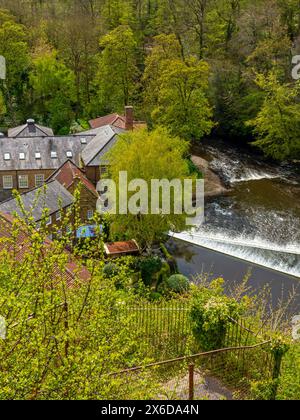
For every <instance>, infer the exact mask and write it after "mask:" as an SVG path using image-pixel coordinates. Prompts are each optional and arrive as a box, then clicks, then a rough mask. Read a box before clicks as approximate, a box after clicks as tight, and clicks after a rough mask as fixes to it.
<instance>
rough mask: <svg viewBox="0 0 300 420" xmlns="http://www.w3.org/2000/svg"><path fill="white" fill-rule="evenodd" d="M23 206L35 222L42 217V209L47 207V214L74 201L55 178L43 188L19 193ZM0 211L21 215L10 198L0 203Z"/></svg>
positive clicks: (15, 203) (15, 201)
mask: <svg viewBox="0 0 300 420" xmlns="http://www.w3.org/2000/svg"><path fill="white" fill-rule="evenodd" d="M21 199H22V202H23V205H24V208H25V210H26V211H27V212H30V214H31V216H32V217H33V218H34V221H35V222H38V221H40V220H41V219H42V216H43V210H45V209H48V213H49V216H50V215H52V214H54V213H56V212H57V211H59V210H60V209H61V208H67V207H69V206H71V205H72V204H73V202H74V197H73V196H72V194H71V193H69V191H68V190H67V189H66V188H65V187H64V186H63V185H61V184H60V183H59V182H58V181H57V180H53V181H50V182H48V183H47V184H46V190H44V188H43V187H42V188H35V189H33V190H31V191H28V192H26V193H24V194H22V195H21ZM0 212H2V213H6V214H11V215H15V214H18V215H19V216H20V217H22V216H23V214H22V211H21V210H20V208H19V206H18V203H17V200H16V199H14V198H13V199H11V200H7V201H4V202H3V203H0Z"/></svg>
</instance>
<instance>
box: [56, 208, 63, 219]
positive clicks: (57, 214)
mask: <svg viewBox="0 0 300 420" xmlns="http://www.w3.org/2000/svg"><path fill="white" fill-rule="evenodd" d="M61 219H62V214H61V211H60V210H59V211H57V212H56V213H55V220H56V221H57V222H59V221H60V220H61Z"/></svg>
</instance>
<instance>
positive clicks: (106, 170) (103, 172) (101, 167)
mask: <svg viewBox="0 0 300 420" xmlns="http://www.w3.org/2000/svg"><path fill="white" fill-rule="evenodd" d="M107 172H108V168H107V166H100V175H105V174H107Z"/></svg>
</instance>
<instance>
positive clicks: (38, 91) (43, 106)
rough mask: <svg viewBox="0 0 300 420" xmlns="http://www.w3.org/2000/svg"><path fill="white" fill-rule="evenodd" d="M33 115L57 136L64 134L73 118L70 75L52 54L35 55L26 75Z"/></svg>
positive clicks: (72, 84)
mask: <svg viewBox="0 0 300 420" xmlns="http://www.w3.org/2000/svg"><path fill="white" fill-rule="evenodd" d="M30 83H31V86H32V90H33V101H34V103H33V106H34V109H35V114H36V115H38V116H39V117H40V119H41V120H42V121H43V122H44V123H47V124H49V125H50V126H51V127H53V129H54V130H55V131H56V132H58V133H68V132H69V129H70V126H71V122H72V120H73V118H74V114H73V111H72V104H73V101H75V81H74V74H73V72H72V71H71V70H69V69H68V68H67V67H66V66H65V64H64V63H62V62H60V61H59V60H58V58H57V53H56V52H55V51H52V50H51V49H50V50H47V49H44V50H43V51H42V53H39V52H36V56H35V58H34V59H33V69H32V71H31V73H30Z"/></svg>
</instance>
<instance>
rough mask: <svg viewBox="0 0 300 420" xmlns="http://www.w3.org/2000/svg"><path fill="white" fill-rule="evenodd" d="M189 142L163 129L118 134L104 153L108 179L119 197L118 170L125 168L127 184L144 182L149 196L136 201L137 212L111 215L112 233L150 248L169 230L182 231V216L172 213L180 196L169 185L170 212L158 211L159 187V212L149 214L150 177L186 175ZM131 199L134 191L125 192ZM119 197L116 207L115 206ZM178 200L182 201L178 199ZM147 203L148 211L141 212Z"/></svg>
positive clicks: (183, 221)
mask: <svg viewBox="0 0 300 420" xmlns="http://www.w3.org/2000/svg"><path fill="white" fill-rule="evenodd" d="M188 147H189V144H188V143H187V142H185V141H183V140H181V139H180V138H177V137H172V136H171V135H170V134H169V133H168V131H167V130H166V129H165V128H157V129H156V130H154V131H152V132H150V133H149V132H147V131H146V130H137V131H134V132H132V133H128V134H124V135H122V136H120V137H119V140H118V142H117V143H116V144H115V146H114V147H113V148H112V150H111V151H110V152H109V153H108V154H107V158H108V160H109V164H110V173H109V178H111V179H112V180H114V181H115V183H116V185H117V196H119V192H120V190H119V181H120V172H122V171H127V178H128V183H130V182H131V181H132V180H136V179H141V180H143V181H145V182H146V184H147V187H148V191H149V195H148V197H146V198H145V199H144V200H140V199H139V200H137V209H140V210H138V211H137V212H136V213H137V214H125V215H124V214H119V213H120V212H117V213H118V214H117V215H116V216H112V227H111V232H112V235H113V234H114V232H117V233H118V234H120V233H123V235H124V236H125V237H129V238H130V239H136V240H137V241H138V242H139V243H140V245H141V246H142V247H145V248H150V247H151V246H152V244H153V243H154V242H155V241H159V240H161V239H163V238H164V237H165V234H166V233H167V232H168V231H170V230H182V229H184V228H186V226H185V215H184V214H176V213H178V212H176V211H175V207H176V203H177V201H178V200H180V198H181V197H178V196H177V197H176V198H174V189H172V188H171V194H170V196H171V197H170V198H171V201H173V202H174V204H173V205H172V203H171V205H170V211H169V213H170V214H162V212H161V211H160V210H161V209H162V196H163V190H160V191H159V207H160V208H159V209H158V210H159V212H158V214H151V213H153V212H151V202H150V198H151V197H150V191H151V188H152V183H151V182H152V180H162V179H166V180H169V181H173V180H174V179H178V180H183V179H186V178H189V166H188V163H187V161H186V159H185V156H186V155H187V153H188ZM131 199H135V194H134V193H131V192H128V200H131ZM119 203H120V201H119V199H118V200H117V207H119ZM181 203H182V201H181ZM145 206H147V207H148V210H149V214H144V213H145V212H144V211H142V210H143V209H144V207H145Z"/></svg>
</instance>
